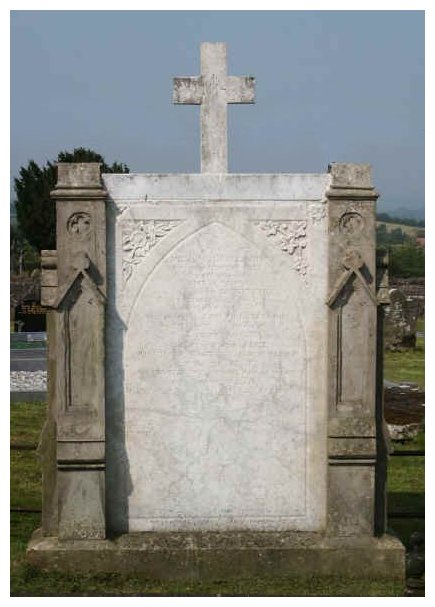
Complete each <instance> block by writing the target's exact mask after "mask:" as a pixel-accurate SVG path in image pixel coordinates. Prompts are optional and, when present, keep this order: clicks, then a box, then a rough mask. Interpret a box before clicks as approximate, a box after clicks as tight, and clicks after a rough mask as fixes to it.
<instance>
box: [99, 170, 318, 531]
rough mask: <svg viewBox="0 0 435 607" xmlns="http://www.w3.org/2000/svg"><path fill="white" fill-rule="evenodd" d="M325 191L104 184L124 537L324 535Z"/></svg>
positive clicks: (268, 183) (281, 178)
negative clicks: (238, 532)
mask: <svg viewBox="0 0 435 607" xmlns="http://www.w3.org/2000/svg"><path fill="white" fill-rule="evenodd" d="M328 184H329V176H328V175H317V174H315V175H286V174H280V175H224V174H222V175H207V174H201V175H105V176H104V185H105V187H106V188H107V191H108V193H109V208H108V214H109V215H108V260H109V263H108V295H109V300H108V316H107V318H108V320H107V363H106V364H107V368H106V376H107V381H108V388H107V399H108V402H107V449H106V451H107V459H108V464H107V482H108V484H109V487H112V488H113V487H117V490H116V491H108V503H107V508H108V518H109V520H110V521H111V525H112V526H113V527H114V528H116V527H122V526H123V525H124V526H125V525H126V526H127V527H128V529H129V530H130V531H148V530H193V529H201V530H224V529H256V530H282V529H295V530H318V529H321V528H322V527H323V526H324V524H325V513H326V486H325V483H326V480H325V479H326V432H325V424H326V413H327V411H326V408H327V400H326V394H327V389H326V376H327V370H326V364H327V361H326V348H325V344H326V341H327V306H326V305H325V301H326V298H327V250H326V246H327V222H326V217H325V204H324V194H325V191H326V189H327V188H328ZM125 503H127V507H126V506H125Z"/></svg>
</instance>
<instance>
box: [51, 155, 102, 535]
mask: <svg viewBox="0 0 435 607" xmlns="http://www.w3.org/2000/svg"><path fill="white" fill-rule="evenodd" d="M52 196H53V198H54V199H55V200H56V213H57V251H46V252H45V255H44V256H43V282H44V286H45V289H46V290H45V293H44V297H45V298H46V300H47V303H48V304H49V305H51V306H52V307H53V311H52V312H51V313H50V314H51V315H52V322H51V323H50V324H49V326H48V331H49V336H48V358H49V361H51V362H50V367H49V374H50V388H49V391H48V399H49V404H48V410H49V417H48V422H47V426H46V430H45V433H44V437H43V450H44V452H45V457H44V471H45V476H46V477H47V479H46V480H47V482H46V481H44V483H45V484H44V490H43V495H44V501H43V509H44V511H43V529H44V532H45V533H53V532H56V533H57V534H58V536H59V538H62V539H71V538H81V539H82V538H104V537H105V534H106V521H105V486H104V441H105V423H104V416H105V368H104V359H105V345H104V323H105V309H104V308H105V290H106V218H105V191H104V190H103V188H102V185H101V177H100V165H99V164H96V163H72V164H67V163H65V164H62V163H61V164H59V165H58V182H57V186H56V189H55V190H54V192H52ZM50 460H51V461H50ZM53 460H54V461H55V462H56V467H57V469H56V470H54V469H53ZM55 499H57V500H58V503H57V504H56V506H55V505H54V503H53V500H55Z"/></svg>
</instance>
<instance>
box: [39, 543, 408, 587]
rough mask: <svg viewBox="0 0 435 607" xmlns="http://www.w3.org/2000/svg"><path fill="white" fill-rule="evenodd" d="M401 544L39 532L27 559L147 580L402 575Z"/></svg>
mask: <svg viewBox="0 0 435 607" xmlns="http://www.w3.org/2000/svg"><path fill="white" fill-rule="evenodd" d="M404 554H405V550H404V547H403V545H402V544H401V543H400V542H399V541H398V540H397V539H396V538H393V537H391V536H388V535H385V536H384V537H382V538H381V539H378V538H373V537H369V536H365V537H332V536H326V535H324V534H317V533H289V532H286V533H285V532H279V533H271V532H268V533H258V532H255V533H252V532H251V533H248V532H235V531H233V532H231V533H204V532H201V533H175V532H171V533H132V534H128V535H123V536H120V537H119V538H117V539H113V540H104V541H91V540H82V541H74V540H69V541H63V542H59V541H58V540H57V539H56V538H43V537H42V536H41V535H40V534H39V533H38V532H36V533H35V534H34V535H33V538H32V540H31V542H30V544H29V548H28V553H27V556H28V560H29V562H30V563H32V564H33V565H36V566H39V567H42V568H44V569H49V570H54V571H56V570H61V571H71V572H91V571H103V572H144V573H146V574H147V576H148V577H149V578H150V579H161V580H169V579H180V578H182V579H189V578H190V579H196V580H204V581H211V580H218V579H231V578H237V577H243V578H246V577H253V576H267V575H271V576H279V575H291V576H295V577H305V576H307V577H308V576H312V575H325V576H326V575H328V576H329V575H334V576H335V575H342V576H343V577H353V578H369V579H383V578H385V579H397V580H399V581H403V582H404V580H405V565H404Z"/></svg>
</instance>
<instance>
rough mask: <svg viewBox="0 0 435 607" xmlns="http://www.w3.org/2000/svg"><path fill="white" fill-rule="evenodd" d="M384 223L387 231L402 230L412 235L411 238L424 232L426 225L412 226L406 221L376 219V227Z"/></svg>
mask: <svg viewBox="0 0 435 607" xmlns="http://www.w3.org/2000/svg"><path fill="white" fill-rule="evenodd" d="M381 225H384V226H385V228H386V231H387V232H393V231H394V230H397V229H399V230H401V231H402V232H403V233H404V234H407V235H408V236H411V238H415V237H416V236H419V235H421V233H422V232H423V234H424V226H410V225H408V224H405V223H395V222H392V221H379V219H377V221H376V227H379V226H381Z"/></svg>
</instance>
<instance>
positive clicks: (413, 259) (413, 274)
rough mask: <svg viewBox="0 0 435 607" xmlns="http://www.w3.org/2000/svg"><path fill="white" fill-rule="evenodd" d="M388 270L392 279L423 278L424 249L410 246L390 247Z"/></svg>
mask: <svg viewBox="0 0 435 607" xmlns="http://www.w3.org/2000/svg"><path fill="white" fill-rule="evenodd" d="M389 270H390V275H391V277H394V278H417V277H423V276H424V248H423V247H416V246H415V245H410V244H406V245H400V246H395V247H391V249H390V267H389Z"/></svg>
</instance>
